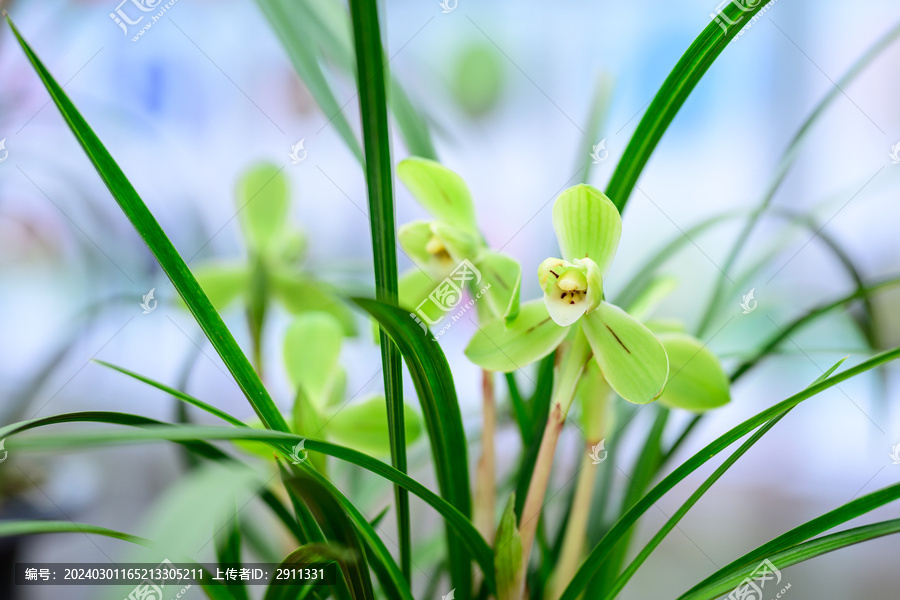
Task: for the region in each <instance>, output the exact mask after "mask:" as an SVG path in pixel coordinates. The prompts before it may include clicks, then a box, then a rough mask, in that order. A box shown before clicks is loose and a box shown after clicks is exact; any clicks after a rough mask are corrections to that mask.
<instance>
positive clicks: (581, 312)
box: [466, 185, 669, 412]
mask: <svg viewBox="0 0 900 600" xmlns="http://www.w3.org/2000/svg"><path fill="white" fill-rule="evenodd" d="M553 227H554V229H555V230H556V236H557V239H558V241H559V246H560V249H561V251H562V258H548V259H547V260H545V261H544V262H542V263H541V265H540V266H539V267H538V281H539V282H540V284H541V288H542V289H543V291H544V298H543V300H542V301H541V300H537V301H532V302H527V303H525V304H523V305H522V307H521V310H520V312H519V316H518V318H517V319H516V320H515V322H513V323H512V324H511V325H509V326H506V324H502V323H497V322H493V323H488V324H487V325H485V326H483V327H482V328H481V330H480V331H479V332H478V333H477V334H476V335H475V336H474V337H473V338H472V340H471V342H470V343H469V345H468V347H467V348H466V356H468V357H469V359H470V360H471V361H472V362H474V363H475V364H477V365H479V366H481V367H482V368H485V369H490V370H496V371H504V372H509V371H514V370H516V369H519V368H522V367H524V366H526V365H527V364H529V363H532V362H534V361H536V360H539V359H540V358H543V357H544V356H546V355H547V354H549V353H550V352H552V351H553V350H555V349H556V348H557V347H558V346H559V345H560V343H562V341H563V340H564V339H565V338H566V337H567V336H568V335H570V333H571V335H572V337H573V344H572V350H571V352H575V351H576V350H577V351H578V352H581V353H582V354H583V355H584V360H585V361H586V360H587V357H589V356H590V355H593V358H594V360H595V361H596V363H597V366H598V367H599V368H600V371H601V373H602V374H603V377H604V379H605V380H606V381H607V382H608V383H609V385H610V386H611V387H612V388H613V389H614V390H615V391H616V393H618V394H619V395H620V396H622V397H623V398H624V399H626V400H628V401H629V402H633V403H635V404H646V403H648V402H652V401H653V400H655V399H657V398H658V397H659V396H660V394H662V392H663V390H664V389H665V386H666V378H667V375H668V372H669V359H668V357H667V355H666V350H665V348H664V347H663V345H662V344H661V343H660V341H659V340H658V339H657V338H656V337H655V336H654V335H653V333H652V332H651V331H650V330H649V329H648V328H647V327H646V326H644V325H643V324H642V323H641V322H640V321H639V320H637V319H635V318H634V317H632V316H630V315H629V314H628V313H626V312H625V311H624V310H622V309H621V308H619V307H618V306H615V305H613V304H610V303H609V302H606V301H605V300H604V299H603V280H604V277H606V274H607V272H608V271H609V267H610V265H611V264H612V261H613V258H614V256H615V253H616V249H617V247H618V245H619V237H620V235H621V231H622V219H621V217H620V216H619V211H618V210H617V209H616V207H615V205H614V204H613V203H612V202H611V201H610V200H609V198H607V197H606V196H605V195H604V194H603V193H602V192H600V191H599V190H597V189H596V188H593V187H591V186H587V185H578V186H575V187H573V188H570V189H568V190H566V191H564V192H563V193H562V194H560V196H559V197H558V198H557V199H556V201H555V203H554V205H553ZM577 373H580V369H579V370H578V371H576V375H577ZM573 385H574V383H573ZM567 409H568V406H565V407H562V410H563V412H565V410H567Z"/></svg>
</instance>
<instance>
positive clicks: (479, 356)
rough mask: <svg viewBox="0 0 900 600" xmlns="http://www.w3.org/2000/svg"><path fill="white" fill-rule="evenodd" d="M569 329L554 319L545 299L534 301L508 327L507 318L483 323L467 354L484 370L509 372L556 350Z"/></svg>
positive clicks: (470, 343) (467, 349)
mask: <svg viewBox="0 0 900 600" xmlns="http://www.w3.org/2000/svg"><path fill="white" fill-rule="evenodd" d="M567 332H568V328H567V327H560V326H559V325H557V324H556V323H554V322H553V320H552V319H551V318H550V314H549V313H548V312H547V307H546V306H544V302H543V300H532V301H531V302H526V303H525V304H523V305H522V307H521V310H520V311H519V316H518V317H517V318H516V320H515V321H513V322H512V323H511V324H510V325H509V326H507V324H506V322H505V320H504V319H496V320H494V321H491V322H490V323H487V324H485V325H482V326H481V327H480V328H479V330H478V332H477V333H476V334H475V335H474V336H473V337H472V340H471V341H470V342H469V345H468V346H466V356H467V357H468V359H469V360H471V361H472V362H473V363H475V364H476V365H478V366H479V367H481V368H482V369H487V370H488V371H502V372H504V373H509V372H510V371H515V370H517V369H521V368H522V367H525V366H527V365H529V364H531V363H533V362H535V361H536V360H539V359H541V358H543V357H545V356H547V355H548V354H550V353H551V352H553V350H555V349H556V347H557V346H559V344H560V342H562V341H563V339H564V338H565V337H566V333H567Z"/></svg>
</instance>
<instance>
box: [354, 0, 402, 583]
mask: <svg viewBox="0 0 900 600" xmlns="http://www.w3.org/2000/svg"><path fill="white" fill-rule="evenodd" d="M350 15H351V18H352V22H353V39H354V45H355V48H356V64H357V79H358V82H359V105H360V113H361V117H362V132H363V146H364V149H365V159H366V183H367V186H368V196H369V223H370V225H371V228H372V253H373V255H374V259H375V298H376V299H377V300H379V301H381V302H388V303H391V304H396V303H397V254H396V241H395V232H394V227H395V224H394V196H393V180H392V171H391V148H390V130H389V127H388V118H387V92H386V90H385V68H384V61H383V56H384V51H383V49H382V45H381V29H380V27H379V25H378V6H377V4H376V2H375V0H351V2H350ZM380 331H381V334H380V339H381V364H382V369H383V370H384V395H385V399H386V401H387V411H388V428H389V430H390V436H391V463H392V464H393V466H394V468H396V469H397V470H398V471H400V472H402V473H406V470H407V466H406V435H405V431H406V426H405V424H404V420H403V379H402V378H403V367H402V364H401V362H400V352H399V350H398V349H397V347H396V346H395V345H394V343H393V342H392V341H391V339H390V337H388V335H387V333H386V332H385V331H384V329H383V328H382V329H381V330H380ZM394 496H395V500H396V503H397V529H398V533H399V537H400V569H401V571H402V572H403V575H404V576H405V577H406V579H407V581H409V580H411V576H412V556H411V549H412V536H411V532H410V523H409V494H408V493H407V492H406V490H404V489H403V488H401V487H400V486H399V485H397V486H394Z"/></svg>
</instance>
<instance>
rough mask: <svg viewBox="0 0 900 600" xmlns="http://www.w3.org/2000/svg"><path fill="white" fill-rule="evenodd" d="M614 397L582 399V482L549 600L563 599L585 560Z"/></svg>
mask: <svg viewBox="0 0 900 600" xmlns="http://www.w3.org/2000/svg"><path fill="white" fill-rule="evenodd" d="M612 397H615V396H614V392H612V390H611V389H610V390H608V391H607V392H606V393H604V392H599V393H592V394H582V396H581V403H582V412H583V415H582V421H583V422H584V425H585V431H584V442H585V447H584V451H583V453H582V457H581V467H580V470H579V471H578V481H577V482H576V484H575V495H574V496H573V498H572V504H571V507H570V509H569V517H568V521H567V522H566V528H565V533H564V535H563V540H562V548H561V550H560V554H559V557H558V559H557V560H556V568H555V570H554V573H553V579H552V580H551V584H550V591H549V594H548V598H549V600H558V599H559V597H560V596H562V593H563V590H565V589H566V586H567V585H568V584H569V581H570V580H571V579H572V577H573V576H574V575H575V571H576V570H577V569H578V565H579V564H581V561H582V559H583V558H584V553H585V548H586V545H587V530H588V521H589V519H590V516H591V508H592V501H593V497H594V487H595V481H596V479H597V471H598V470H599V467H598V466H597V464H595V463H594V460H593V456H594V455H595V453H594V447H595V446H596V445H598V444H599V443H600V442H601V441H602V440H603V439H604V438H605V437H606V435H607V431H608V429H609V427H610V424H609V420H608V419H607V418H606V416H607V409H608V408H609V401H610V399H611V398H612Z"/></svg>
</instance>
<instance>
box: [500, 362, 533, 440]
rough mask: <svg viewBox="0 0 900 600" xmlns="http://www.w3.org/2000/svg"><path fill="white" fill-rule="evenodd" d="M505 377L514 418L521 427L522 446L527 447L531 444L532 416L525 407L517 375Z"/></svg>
mask: <svg viewBox="0 0 900 600" xmlns="http://www.w3.org/2000/svg"><path fill="white" fill-rule="evenodd" d="M504 375H505V376H506V385H507V388H509V402H510V404H512V409H513V416H514V417H515V419H516V425H518V426H519V435H521V436H522V446H524V447H527V446H528V445H529V444H530V443H531V429H532V426H531V415H530V414H529V410H528V407H527V406H526V405H525V399H524V398H522V393H521V392H520V391H519V384H518V383H516V375H515V373H504Z"/></svg>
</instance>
